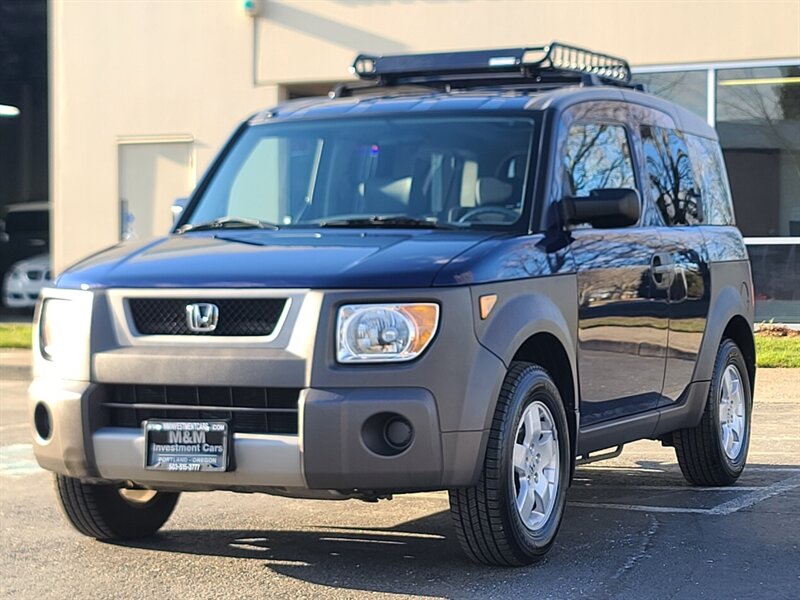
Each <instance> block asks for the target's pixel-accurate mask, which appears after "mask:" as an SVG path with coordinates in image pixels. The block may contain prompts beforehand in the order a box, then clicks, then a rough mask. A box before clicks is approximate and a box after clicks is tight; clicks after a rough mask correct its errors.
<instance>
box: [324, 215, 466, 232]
mask: <svg viewBox="0 0 800 600" xmlns="http://www.w3.org/2000/svg"><path fill="white" fill-rule="evenodd" d="M317 226H318V227H408V228H414V227H416V228H420V229H458V228H457V227H456V226H455V225H445V224H442V223H435V222H434V221H428V220H427V219H418V218H416V217H398V216H394V217H393V216H381V215H374V216H372V217H363V218H354V219H334V220H331V221H320V222H319V223H317Z"/></svg>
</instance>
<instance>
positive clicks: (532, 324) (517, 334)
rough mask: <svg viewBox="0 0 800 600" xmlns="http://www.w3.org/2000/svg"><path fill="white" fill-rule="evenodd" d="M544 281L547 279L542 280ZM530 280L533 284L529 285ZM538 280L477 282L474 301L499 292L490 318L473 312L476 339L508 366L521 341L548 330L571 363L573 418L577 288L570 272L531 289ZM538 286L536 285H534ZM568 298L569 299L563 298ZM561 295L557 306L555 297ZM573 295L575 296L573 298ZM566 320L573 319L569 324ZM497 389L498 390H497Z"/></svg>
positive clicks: (492, 403)
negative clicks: (481, 283) (486, 284)
mask: <svg viewBox="0 0 800 600" xmlns="http://www.w3.org/2000/svg"><path fill="white" fill-rule="evenodd" d="M545 281H546V282H547V283H546V284H545ZM532 283H533V285H532ZM536 283H539V282H537V281H535V280H534V281H531V280H526V281H524V283H520V282H512V283H509V284H505V285H503V286H502V287H501V286H497V285H495V286H477V287H475V288H474V289H473V296H474V303H475V304H476V305H477V304H478V298H479V296H481V295H484V294H485V293H487V292H488V290H490V289H491V290H494V291H495V292H499V293H498V301H497V306H496V307H495V309H494V310H493V311H492V313H491V315H490V318H488V319H486V320H485V321H484V320H480V316H479V315H476V318H475V330H476V335H477V336H478V341H479V342H480V344H481V345H482V346H484V347H485V348H486V349H487V350H489V351H490V352H492V354H494V355H495V356H497V357H498V358H500V360H501V361H502V362H503V364H505V366H506V367H507V368H508V367H509V366H510V364H511V362H512V360H513V359H514V355H515V354H516V353H517V351H518V350H519V349H520V348H521V347H522V345H523V344H524V343H525V342H526V341H527V340H528V339H530V338H531V337H533V336H535V335H537V334H542V333H545V334H549V335H551V336H552V337H553V338H555V339H556V340H557V341H558V343H559V344H561V346H562V347H563V348H564V351H565V353H566V355H567V358H568V360H569V365H570V371H571V373H570V375H571V377H572V386H573V390H574V393H575V413H576V422H580V419H577V416H578V414H577V413H578V411H579V406H580V403H579V401H578V390H579V387H578V369H577V363H576V358H575V347H576V346H575V327H577V291H576V288H575V285H576V284H575V279H574V277H573V276H569V275H567V276H558V277H553V276H551V277H548V278H546V280H541V285H542V286H543V287H544V286H545V285H547V290H546V291H534V290H531V287H534V286H535V285H536ZM537 287H538V286H537ZM564 298H570V300H571V301H570V302H568V303H565V302H563V299H564ZM558 299H562V302H561V304H564V305H565V306H563V307H561V308H559V306H558V304H556V300H558ZM572 299H575V300H572ZM568 323H573V327H570V326H569V325H568ZM498 391H499V390H498ZM495 402H496V399H493V401H492V402H491V405H490V406H489V407H488V409H489V410H488V411H487V415H486V420H485V423H486V428H487V429H488V428H489V426H490V425H491V419H492V415H493V414H494V409H495Z"/></svg>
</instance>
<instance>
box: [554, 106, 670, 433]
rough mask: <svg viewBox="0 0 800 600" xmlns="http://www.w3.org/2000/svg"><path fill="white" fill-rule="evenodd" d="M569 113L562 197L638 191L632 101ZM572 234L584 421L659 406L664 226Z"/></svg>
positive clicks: (575, 231) (563, 142) (663, 332)
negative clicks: (658, 270)
mask: <svg viewBox="0 0 800 600" xmlns="http://www.w3.org/2000/svg"><path fill="white" fill-rule="evenodd" d="M569 116H570V117H572V118H571V121H570V122H568V123H565V124H564V134H563V135H564V137H563V138H562V140H561V146H560V149H559V152H560V155H561V166H560V170H561V196H562V197H563V196H566V195H572V196H578V197H582V196H588V195H589V193H590V192H591V191H592V190H594V189H601V188H633V189H637V190H638V184H637V181H636V177H635V175H634V173H635V169H634V163H633V159H632V156H631V141H630V140H631V135H630V125H629V123H628V122H627V118H626V117H627V114H626V112H625V105H623V104H622V103H611V102H610V103H592V104H590V105H581V106H580V107H579V108H578V109H573V110H572V111H571V113H570V114H569ZM640 195H641V192H640ZM571 236H572V238H573V241H572V243H571V245H570V248H571V250H572V253H573V256H574V260H575V263H576V265H577V271H578V273H577V276H578V293H579V297H578V365H579V366H578V369H579V379H580V391H581V426H582V427H586V426H589V425H593V424H595V423H600V422H603V421H609V420H613V419H618V418H621V417H625V416H628V415H632V414H636V413H641V412H645V411H648V410H652V409H654V408H656V406H658V404H659V401H660V399H661V389H662V384H663V379H664V368H665V361H666V349H667V322H668V317H667V311H668V305H667V289H666V288H667V284H666V282H665V281H663V280H662V282H661V283H657V282H656V281H654V279H653V277H652V276H651V273H652V268H653V267H654V266H658V264H659V262H658V261H659V257H660V256H661V253H662V251H663V247H662V242H661V239H660V236H659V232H658V229H657V228H653V227H641V226H633V227H627V228H620V229H594V228H592V227H591V226H589V225H586V226H578V227H576V228H575V229H573V230H572V231H571Z"/></svg>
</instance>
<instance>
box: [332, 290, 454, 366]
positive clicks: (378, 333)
mask: <svg viewBox="0 0 800 600" xmlns="http://www.w3.org/2000/svg"><path fill="white" fill-rule="evenodd" d="M438 324H439V305H438V304H433V303H403V304H400V303H398V304H348V305H345V306H342V307H341V308H340V309H339V316H338V319H337V327H336V329H337V352H336V359H337V360H338V361H339V362H342V363H357V362H403V361H408V360H413V359H414V358H416V357H417V356H419V355H420V354H421V353H422V352H423V351H424V350H425V348H426V347H427V346H428V344H429V343H430V342H431V340H432V339H433V336H434V335H436V329H437V327H438Z"/></svg>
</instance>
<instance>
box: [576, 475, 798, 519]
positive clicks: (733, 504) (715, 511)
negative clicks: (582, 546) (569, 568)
mask: <svg viewBox="0 0 800 600" xmlns="http://www.w3.org/2000/svg"><path fill="white" fill-rule="evenodd" d="M795 488H800V475H797V476H795V477H790V478H789V479H784V480H783V481H779V482H777V483H773V484H772V485H768V486H766V487H764V488H760V489H758V490H757V491H754V492H752V493H750V494H747V495H745V496H742V497H741V498H734V499H733V500H730V501H728V502H723V503H722V504H719V505H717V506H714V507H713V508H690V507H685V506H647V505H644V504H615V503H611V502H570V503H569V504H570V505H571V506H578V507H583V508H612V509H617V510H632V511H636V512H651V513H676V514H697V515H712V516H727V515H731V514H733V513H735V512H738V511H740V510H742V509H744V508H750V507H751V506H755V505H756V504H758V503H759V502H763V501H764V500H768V499H769V498H772V497H773V496H777V495H778V494H782V493H784V492H788V491H790V490H793V489H795ZM728 489H737V488H728Z"/></svg>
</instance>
